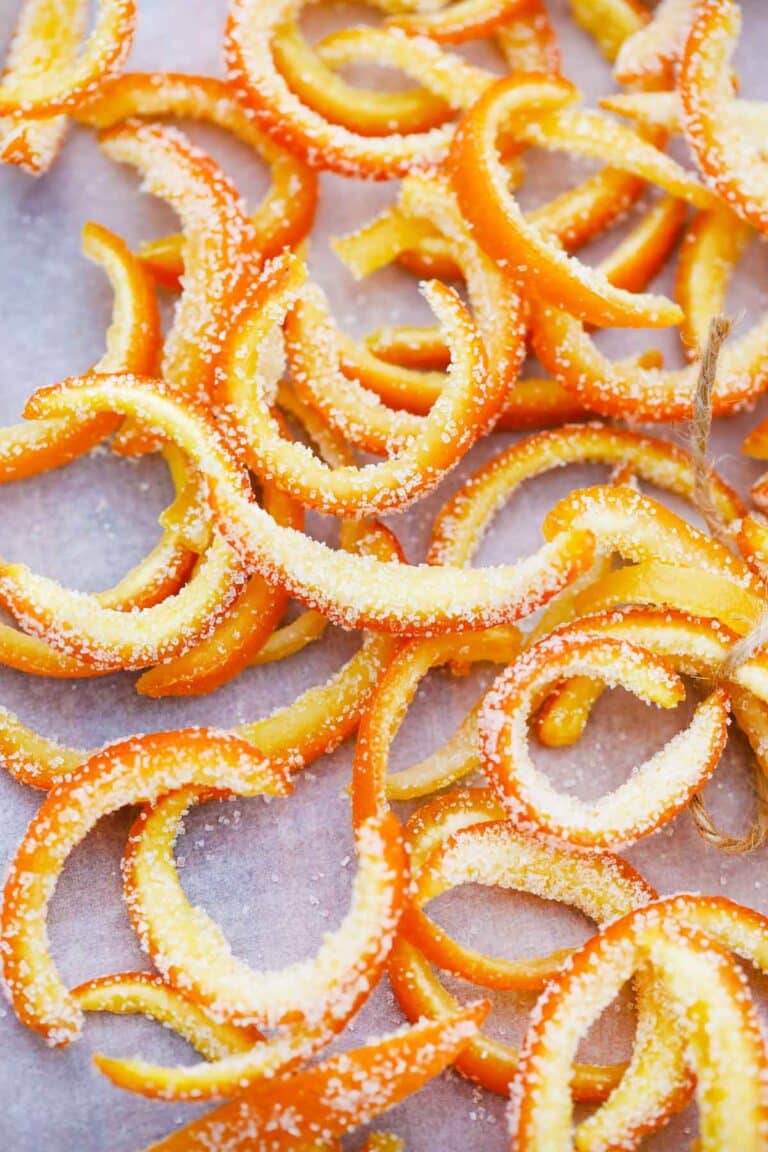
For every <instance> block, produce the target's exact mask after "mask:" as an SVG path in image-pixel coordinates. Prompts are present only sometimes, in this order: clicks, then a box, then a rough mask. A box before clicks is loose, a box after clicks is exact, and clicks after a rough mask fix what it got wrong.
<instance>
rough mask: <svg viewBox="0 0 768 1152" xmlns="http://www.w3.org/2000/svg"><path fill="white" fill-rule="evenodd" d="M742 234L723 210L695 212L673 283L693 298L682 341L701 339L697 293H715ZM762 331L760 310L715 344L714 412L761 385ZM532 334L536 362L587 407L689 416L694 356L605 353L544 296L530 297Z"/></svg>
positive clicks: (741, 402)
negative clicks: (680, 362)
mask: <svg viewBox="0 0 768 1152" xmlns="http://www.w3.org/2000/svg"><path fill="white" fill-rule="evenodd" d="M744 239H745V237H744V235H743V232H742V229H741V228H740V227H739V226H738V225H736V226H734V220H733V216H732V215H731V214H730V213H729V212H727V211H724V210H722V209H720V210H717V211H713V212H707V213H705V214H703V215H701V216H699V217H698V218H697V220H696V222H695V224H694V226H693V231H692V232H691V233H690V239H689V240H687V241H686V243H685V244H684V247H683V255H682V258H681V262H680V266H679V269H678V280H677V287H676V291H677V296H678V298H679V299H680V300H681V301H682V302H683V303H684V304H689V303H691V304H693V305H695V306H696V307H695V309H694V311H693V312H692V314H691V320H690V321H689V323H688V324H686V325H685V326H684V328H683V337H684V339H685V340H686V341H687V343H688V345H689V347H693V348H695V347H696V346H697V345H698V344H699V343H700V342H701V337H702V332H701V326H702V312H701V309H702V308H703V300H704V299H707V301H708V302H709V307H710V308H712V307H715V308H716V307H717V303H718V301H719V300H722V298H723V296H724V293H725V290H726V288H727V282H728V281H727V277H728V274H729V273H730V271H731V270H732V268H733V265H734V262H735V260H736V259H738V256H739V254H740V251H741V249H742V247H743V243H744ZM608 263H609V264H610V263H611V261H610V259H609V262H608ZM713 301H714V303H713ZM709 315H711V312H710V313H709ZM767 331H768V318H766V317H763V318H762V319H760V320H758V322H757V323H756V324H755V325H754V326H753V327H752V328H751V329H750V330H749V331H748V332H747V333H746V335H744V336H742V337H741V339H739V340H733V341H731V342H729V343H728V344H727V345H726V347H725V348H724V349H723V353H722V356H721V357H720V363H719V371H718V375H717V380H716V382H715V386H714V389H713V394H712V407H713V414H714V415H722V414H725V413H727V412H732V411H734V410H738V409H739V408H740V407H744V406H746V405H747V404H749V403H750V402H751V401H752V400H754V399H755V398H756V397H757V396H759V395H760V394H761V392H763V391H764V390H765V387H766V381H767V380H768V360H767V359H766V356H765V340H766V332H767ZM532 334H533V349H534V351H535V353H536V355H537V356H538V358H539V359H540V360H541V362H542V364H543V365H544V367H545V368H546V369H547V370H548V371H549V372H551V373H552V375H553V376H554V377H555V378H556V379H557V380H559V381H560V382H561V383H562V384H563V385H564V386H565V387H567V388H568V389H569V390H570V391H571V392H572V393H573V394H574V396H575V397H576V398H578V399H579V400H580V401H581V403H582V404H584V405H585V407H588V408H589V409H590V410H591V411H593V412H599V413H600V414H601V415H604V416H612V417H617V416H630V415H631V417H632V418H633V419H635V420H642V421H645V422H654V423H657V422H662V421H663V422H666V421H673V420H683V419H687V418H689V417H690V415H691V410H692V404H693V396H694V392H695V388H696V380H697V377H698V364H697V363H696V364H690V365H688V366H687V367H685V368H681V369H677V370H674V369H665V368H663V367H659V366H642V365H638V364H637V363H636V362H635V363H632V362H627V361H625V362H624V363H620V362H615V361H611V360H610V359H609V358H608V357H607V356H605V355H603V353H602V352H601V351H600V349H599V348H598V346H597V344H596V343H595V341H594V340H593V339H592V337H591V336H590V335H589V333H588V332H587V330H586V328H585V327H584V325H583V324H582V323H581V322H580V321H579V320H577V319H576V318H575V317H574V316H570V315H568V314H567V313H566V312H565V311H564V310H563V309H562V308H558V307H556V306H554V305H549V304H546V303H541V304H539V303H535V304H534V306H533V308H532Z"/></svg>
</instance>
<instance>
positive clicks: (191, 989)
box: [125, 797, 403, 1027]
mask: <svg viewBox="0 0 768 1152" xmlns="http://www.w3.org/2000/svg"><path fill="white" fill-rule="evenodd" d="M189 803H190V801H189V800H188V799H187V800H186V802H184V799H183V798H182V799H181V801H179V800H177V799H175V798H173V797H169V798H162V799H160V800H159V801H158V802H157V803H156V804H155V805H154V806H153V807H152V808H151V809H149V810H148V811H147V812H146V814H145V816H144V817H141V818H140V820H139V823H138V824H137V825H136V826H135V827H134V829H133V831H132V833H131V837H130V841H129V851H128V853H127V856H126V864H125V884H126V901H127V904H128V907H129V909H130V913H131V920H132V923H133V926H134V928H135V930H136V932H137V934H138V936H139V938H140V939H141V940H142V942H143V944H144V945H145V947H146V948H147V949H148V951H149V953H150V955H151V957H152V959H153V962H154V963H155V964H156V965H158V966H159V969H160V971H161V972H162V974H163V975H164V976H165V978H166V979H168V980H169V981H170V982H171V983H172V984H173V985H174V986H175V987H178V988H179V989H180V990H181V991H183V992H185V993H187V994H189V995H192V997H193V998H194V999H195V1000H196V1001H198V1002H201V1003H203V1004H204V1005H205V1006H206V1007H207V1008H208V1009H209V1011H211V1012H212V1013H213V1015H214V1016H215V1017H217V1018H220V1019H225V1020H230V1021H234V1022H235V1023H238V1024H246V1025H249V1024H258V1025H265V1026H267V1027H276V1026H278V1025H280V1024H282V1023H285V1022H286V1021H288V1020H290V1019H296V1018H298V1017H301V1018H303V1019H305V1020H307V1022H308V1023H310V1024H311V1023H316V1022H318V1021H319V1020H321V1019H323V1018H326V1017H328V1016H329V1015H330V1016H331V1017H334V1018H336V1019H339V1020H341V1019H346V1018H348V1015H349V1001H350V1000H356V998H357V997H358V996H363V995H364V994H365V991H366V990H369V989H365V988H364V983H365V980H366V979H367V970H368V969H370V970H371V971H374V970H376V969H377V967H379V968H380V964H381V962H382V958H383V957H384V956H386V952H387V951H388V942H389V941H391V937H392V933H393V932H394V929H395V927H396V924H397V919H398V917H399V911H400V909H399V904H400V900H401V897H402V887H403V863H402V849H401V845H400V835H399V832H398V825H397V822H396V821H395V820H394V819H393V818H389V817H388V816H387V814H386V813H385V815H384V817H379V818H378V819H377V818H375V817H372V818H371V819H370V820H368V821H366V822H365V823H364V824H361V825H360V826H359V828H358V836H357V850H358V856H359V867H358V874H357V877H356V879H355V884H354V889H353V895H352V910H351V912H350V914H349V915H348V916H347V917H346V918H345V922H344V924H343V925H342V926H341V927H340V928H339V929H338V930H337V931H335V932H333V933H330V934H328V935H326V937H325V939H324V941H323V944H322V946H321V948H320V950H319V952H318V955H317V956H316V957H314V958H313V959H312V960H308V961H301V962H298V963H296V964H294V965H290V966H289V967H287V968H285V969H283V970H281V971H279V972H278V971H275V972H257V971H255V970H254V969H252V968H250V967H249V966H248V965H246V964H244V963H243V962H242V961H240V960H238V959H237V958H236V957H234V956H233V955H232V953H231V950H230V948H229V945H228V944H227V942H226V940H225V939H224V936H223V933H222V932H221V930H220V929H219V928H218V926H217V925H216V924H215V923H214V922H213V921H212V920H211V919H210V918H209V917H208V916H207V915H206V914H205V913H204V912H202V911H201V909H199V908H193V907H192V906H191V905H190V904H189V902H188V900H187V897H186V896H185V894H184V892H183V890H182V888H181V882H180V879H179V875H178V872H177V870H176V866H175V863H174V861H173V855H172V853H173V846H174V843H175V840H176V837H177V834H178V831H179V822H180V820H181V819H182V818H183V816H184V815H185V812H186V810H187V808H188V807H189Z"/></svg>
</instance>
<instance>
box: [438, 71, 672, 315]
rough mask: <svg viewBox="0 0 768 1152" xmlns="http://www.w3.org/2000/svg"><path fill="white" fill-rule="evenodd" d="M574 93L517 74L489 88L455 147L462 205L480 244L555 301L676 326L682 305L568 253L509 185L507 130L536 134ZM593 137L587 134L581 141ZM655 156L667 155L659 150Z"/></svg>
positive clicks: (554, 82)
mask: <svg viewBox="0 0 768 1152" xmlns="http://www.w3.org/2000/svg"><path fill="white" fill-rule="evenodd" d="M575 98H576V91H575V89H574V88H573V87H572V86H571V85H570V84H568V83H567V82H566V81H564V80H560V79H556V78H552V77H548V76H531V75H529V76H512V77H509V78H508V79H506V80H501V81H499V82H497V83H496V84H495V85H493V87H491V88H490V89H488V90H487V91H486V92H485V93H484V94H483V95H482V96H481V97H480V99H479V100H478V101H477V102H476V103H475V104H474V106H473V107H472V109H471V110H470V112H469V113H468V114H467V115H466V117H465V118H464V120H463V121H462V122H461V124H460V125H459V128H458V130H457V132H456V135H455V138H454V141H453V144H452V147H451V157H450V168H451V173H452V178H453V183H454V187H455V189H456V194H457V197H458V201H459V205H460V207H461V209H462V211H463V212H464V214H465V215H466V217H467V219H468V220H469V221H470V223H471V225H472V228H473V231H474V233H475V236H476V238H477V240H478V242H479V243H480V244H481V246H482V247H483V248H485V250H486V251H487V252H488V253H489V254H490V255H491V256H492V257H493V258H494V259H495V260H496V261H497V262H499V263H500V264H501V266H502V267H503V268H504V269H505V270H506V273H507V274H508V275H510V276H512V277H513V278H515V279H518V280H522V281H523V282H524V283H525V284H526V285H529V286H530V287H531V288H532V289H533V290H535V292H536V293H537V294H539V295H540V296H542V297H544V298H545V299H547V300H549V301H551V302H552V304H553V305H558V306H559V307H560V308H563V309H567V310H568V312H569V313H573V315H574V316H577V317H579V318H580V319H582V320H586V321H588V322H590V323H593V324H598V325H603V326H605V325H619V326H626V327H637V326H640V327H664V326H666V325H669V324H677V323H679V321H680V320H681V318H682V312H681V310H680V309H679V307H678V306H677V305H675V304H672V303H671V302H670V301H669V300H666V299H665V298H664V297H655V296H650V295H641V294H633V293H628V292H627V291H626V290H625V289H621V288H614V287H613V286H612V285H611V284H610V282H609V281H608V280H607V278H606V277H605V276H604V275H603V274H602V273H601V272H600V271H598V270H594V269H592V270H590V269H589V268H588V267H587V266H586V265H584V264H582V263H581V262H579V261H577V260H575V259H574V258H573V257H570V256H568V255H567V254H566V253H565V252H563V250H562V249H561V248H560V247H559V246H558V245H557V244H555V243H553V242H552V241H551V240H550V239H549V238H548V237H547V236H546V234H545V233H543V232H542V231H541V230H540V229H538V228H536V227H535V225H532V224H531V223H530V222H528V221H526V219H525V217H524V216H523V213H522V211H521V210H520V208H519V206H518V204H517V202H516V200H515V199H514V197H513V195H512V194H511V192H509V191H508V189H507V187H506V180H505V177H504V170H503V167H502V165H501V161H500V157H499V152H498V149H497V138H498V136H499V134H500V132H501V131H502V129H506V130H507V131H510V130H511V131H512V132H513V134H514V133H517V132H519V131H522V128H521V125H532V126H533V129H532V130H533V131H534V133H535V132H536V130H537V129H536V126H537V125H538V124H539V123H540V122H541V119H542V117H546V116H547V114H548V113H552V112H554V113H558V112H559V111H560V110H561V109H562V108H563V106H564V105H566V104H569V103H571V102H573V100H574V99H575ZM582 115H585V114H582ZM546 122H547V121H546V119H545V120H544V123H545V124H546ZM616 127H618V126H613V128H612V129H611V131H613V130H614V129H615V128H616ZM580 139H581V138H580ZM590 139H591V137H589V136H588V135H587V134H586V133H585V136H584V140H585V141H586V140H590ZM634 141H636V143H634V145H633V146H634V147H637V148H640V147H641V146H642V148H649V147H651V146H650V145H647V144H645V143H644V142H643V141H641V140H640V139H639V137H635V138H634ZM652 151H654V152H656V150H655V149H652ZM657 155H659V156H661V157H662V158H663V154H662V153H657Z"/></svg>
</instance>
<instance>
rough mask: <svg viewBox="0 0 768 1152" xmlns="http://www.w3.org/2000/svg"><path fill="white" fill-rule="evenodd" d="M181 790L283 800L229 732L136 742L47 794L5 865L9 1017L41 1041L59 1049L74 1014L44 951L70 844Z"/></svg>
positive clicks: (76, 1028) (280, 780) (110, 751)
mask: <svg viewBox="0 0 768 1152" xmlns="http://www.w3.org/2000/svg"><path fill="white" fill-rule="evenodd" d="M189 784H195V785H198V786H200V787H215V788H223V789H229V790H230V791H233V792H237V793H240V794H242V795H251V796H254V795H261V794H264V793H268V794H272V795H284V794H285V793H286V791H287V788H288V785H287V784H286V780H285V777H284V776H283V775H282V774H281V773H280V772H279V771H277V770H276V769H275V768H274V767H273V766H272V765H271V764H270V763H269V762H268V761H265V759H264V758H263V757H262V756H261V755H260V754H259V753H256V752H254V749H253V746H252V745H249V744H247V743H245V742H244V741H243V740H240V739H237V738H236V737H234V736H227V735H224V734H219V733H215V732H212V731H208V730H206V729H197V728H190V729H186V730H184V731H181V732H173V733H159V734H157V735H153V736H142V737H135V738H133V739H132V740H126V741H124V742H122V743H119V744H113V745H111V746H110V747H108V748H106V749H104V751H102V752H97V753H96V754H95V755H94V756H92V757H91V758H90V760H88V761H87V762H86V764H85V765H84V766H83V767H82V769H81V770H80V771H78V772H76V773H75V774H74V775H73V776H72V778H71V780H70V781H69V782H67V783H63V784H60V785H59V786H58V787H57V788H55V789H53V791H52V792H51V793H50V794H49V795H48V796H46V798H45V799H44V801H43V803H42V805H41V806H40V808H39V810H38V812H37V814H36V815H35V817H34V819H33V820H32V822H31V824H30V826H29V828H28V830H27V833H26V835H25V836H24V839H23V840H22V842H21V844H20V846H19V849H18V851H17V852H16V855H15V857H14V860H13V863H12V865H11V868H10V871H9V874H8V879H7V881H6V885H5V890H4V900H3V911H2V941H3V974H4V979H5V983H6V987H7V988H8V993H9V996H10V998H11V1003H12V1005H13V1008H14V1011H15V1012H16V1014H17V1015H18V1017H19V1019H20V1020H22V1021H23V1022H24V1023H25V1024H27V1025H28V1027H30V1028H32V1029H34V1030H35V1031H37V1032H40V1033H41V1034H42V1035H43V1036H44V1037H45V1038H46V1039H47V1040H48V1042H49V1043H51V1044H54V1045H63V1044H68V1043H70V1042H71V1041H72V1040H75V1039H76V1038H77V1036H78V1035H79V1033H80V1030H81V1028H82V1011H81V1009H80V1007H79V1005H78V1003H77V1000H76V999H75V998H74V997H73V996H72V995H71V993H70V992H68V991H67V989H66V987H65V986H64V985H63V984H62V982H61V979H60V977H59V975H58V972H57V971H56V967H55V965H54V963H53V960H52V958H51V955H50V951H49V946H48V935H47V929H46V914H47V909H48V904H49V902H50V900H51V897H52V896H53V893H54V890H55V888H56V883H57V881H58V878H59V875H60V873H61V870H62V868H63V867H64V864H65V862H66V860H67V858H68V856H69V854H70V852H71V851H72V849H73V848H74V847H76V845H77V844H79V843H80V842H81V841H82V840H83V839H84V838H85V836H87V834H88V832H89V831H90V830H91V829H92V828H93V827H94V825H95V824H96V823H97V821H98V820H99V819H100V817H101V816H104V815H107V814H108V813H109V812H114V811H115V810H116V809H118V808H122V807H124V806H125V805H127V804H135V803H138V802H148V801H149V802H151V801H152V800H154V799H156V798H157V797H159V796H161V795H163V794H164V793H165V792H168V791H170V790H173V789H174V788H181V787H184V786H186V785H189Z"/></svg>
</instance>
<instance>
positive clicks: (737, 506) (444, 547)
mask: <svg viewBox="0 0 768 1152" xmlns="http://www.w3.org/2000/svg"><path fill="white" fill-rule="evenodd" d="M587 462H590V463H601V464H606V465H610V466H616V465H618V464H628V465H630V466H631V468H632V471H633V472H634V473H635V474H636V475H638V476H639V477H641V478H642V479H643V480H647V481H648V482H649V483H651V484H655V485H656V486H657V487H659V488H663V489H666V490H667V491H669V492H673V493H674V494H675V495H677V496H682V497H684V498H686V499H688V500H690V499H691V498H692V497H693V491H694V468H693V463H692V461H691V458H690V456H689V454H688V453H687V452H686V451H685V450H684V449H682V448H679V447H678V446H677V445H675V444H671V443H669V442H667V441H664V440H658V439H655V438H653V437H651V436H642V435H640V434H639V433H638V432H630V431H628V430H626V429H623V428H612V427H609V426H607V425H604V424H597V423H593V424H573V425H567V426H566V427H564V428H556V429H552V430H551V431H548V432H540V433H537V434H535V435H533V436H529V437H527V438H526V439H524V440H521V441H519V442H518V443H517V444H514V445H512V446H511V447H510V448H507V449H505V450H504V451H503V452H500V453H498V455H496V456H494V457H493V458H492V459H491V460H489V461H488V463H487V464H484V465H483V466H482V468H480V469H478V471H477V472H475V473H474V474H473V475H472V476H471V477H470V479H468V480H467V481H466V482H465V483H464V484H463V485H462V486H461V488H459V489H458V491H457V492H456V493H455V495H453V496H452V497H451V498H450V499H449V500H448V501H447V502H446V503H445V504H444V505H443V507H442V509H441V510H440V512H439V513H438V515H437V517H436V519H435V522H434V525H433V527H432V540H431V544H430V550H429V554H428V557H429V561H430V563H432V564H466V563H467V562H468V561H469V560H471V559H472V556H473V555H474V553H475V551H476V550H477V548H478V547H479V545H480V542H481V540H482V538H483V535H484V533H485V532H486V530H487V528H488V525H489V524H490V522H491V519H492V518H493V516H494V515H495V513H496V512H497V511H498V509H499V507H500V506H501V504H502V502H503V501H505V500H507V499H509V498H510V497H511V496H512V494H513V493H514V491H515V490H516V488H517V487H518V485H519V484H521V483H523V482H524V481H525V480H528V479H530V478H532V477H534V476H538V475H541V474H542V473H543V472H546V471H548V470H549V469H552V468H559V467H561V466H563V465H565V464H570V463H587ZM710 479H711V492H712V498H713V500H714V501H715V505H716V507H717V509H718V511H719V512H720V514H721V515H722V516H723V518H724V519H725V520H726V522H732V521H735V520H739V519H741V517H742V516H743V515H744V514H745V512H746V508H745V507H744V505H743V503H742V501H741V500H740V498H739V496H738V495H737V493H736V492H735V491H734V490H733V489H732V488H731V487H730V485H729V484H726V482H725V481H724V480H723V479H722V478H721V477H720V476H718V474H717V473H715V472H712V473H711V477H710ZM624 499H625V497H624V496H619V497H618V498H617V500H618V503H619V504H621V503H623V501H624Z"/></svg>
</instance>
